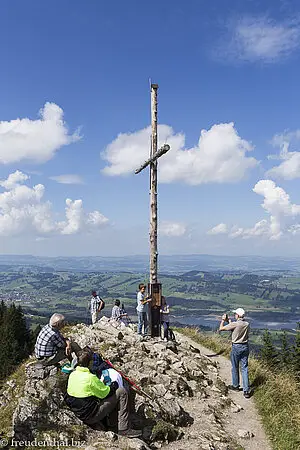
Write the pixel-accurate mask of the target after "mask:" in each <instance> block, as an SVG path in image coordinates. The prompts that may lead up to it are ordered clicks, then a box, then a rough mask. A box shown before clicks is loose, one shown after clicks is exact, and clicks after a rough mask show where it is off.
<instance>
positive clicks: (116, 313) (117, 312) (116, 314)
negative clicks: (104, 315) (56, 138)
mask: <svg viewBox="0 0 300 450" xmlns="http://www.w3.org/2000/svg"><path fill="white" fill-rule="evenodd" d="M120 304H121V303H120V300H118V299H117V300H116V301H115V306H114V307H113V309H112V312H111V319H112V320H116V321H118V322H120V321H121V319H123V317H126V316H127V313H124V312H122V311H121V308H120Z"/></svg>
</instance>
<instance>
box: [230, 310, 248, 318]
mask: <svg viewBox="0 0 300 450" xmlns="http://www.w3.org/2000/svg"><path fill="white" fill-rule="evenodd" d="M232 312H234V314H237V315H238V316H240V317H244V315H245V310H244V309H243V308H237V309H234V310H233V311H232Z"/></svg>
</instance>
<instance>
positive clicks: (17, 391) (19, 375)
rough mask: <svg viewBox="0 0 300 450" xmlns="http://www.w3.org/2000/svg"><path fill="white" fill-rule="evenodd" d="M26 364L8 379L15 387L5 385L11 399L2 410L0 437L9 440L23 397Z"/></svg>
mask: <svg viewBox="0 0 300 450" xmlns="http://www.w3.org/2000/svg"><path fill="white" fill-rule="evenodd" d="M25 378H26V377H25V364H22V365H21V366H20V367H18V369H17V370H16V371H15V372H14V373H13V374H12V375H11V376H10V377H9V378H8V380H9V381H11V382H12V383H14V384H13V387H8V385H7V384H6V383H5V384H4V386H3V389H4V390H5V391H6V390H8V394H9V399H8V401H7V405H5V406H3V407H2V408H0V425H1V433H0V436H1V437H2V438H5V439H9V438H10V436H11V431H12V430H11V427H12V417H13V413H14V411H15V409H16V407H17V404H18V401H19V399H20V397H21V396H22V395H23V392H24V386H25Z"/></svg>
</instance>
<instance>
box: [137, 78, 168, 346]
mask: <svg viewBox="0 0 300 450" xmlns="http://www.w3.org/2000/svg"><path fill="white" fill-rule="evenodd" d="M157 90H158V85H157V84H151V126H152V133H151V148H150V158H149V159H148V160H147V161H146V162H144V164H142V165H141V167H140V168H139V169H137V170H136V171H135V173H136V174H138V173H140V172H142V170H144V169H145V168H146V167H148V166H150V233H149V235H150V283H149V293H150V295H151V298H152V302H151V306H150V308H149V316H150V317H149V319H150V320H149V322H150V330H151V336H152V337H155V336H160V308H161V294H162V289H161V284H160V283H158V278H157V272H158V270H157V267H158V250H157V225H158V219H157V163H158V159H159V158H160V157H161V156H162V155H164V154H165V153H167V152H168V151H169V150H170V146H169V145H168V144H165V145H163V146H162V147H161V148H160V149H159V150H157Z"/></svg>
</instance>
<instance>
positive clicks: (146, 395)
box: [105, 359, 154, 401]
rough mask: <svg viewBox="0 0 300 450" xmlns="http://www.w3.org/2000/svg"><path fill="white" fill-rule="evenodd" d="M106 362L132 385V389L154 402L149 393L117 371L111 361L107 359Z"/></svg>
mask: <svg viewBox="0 0 300 450" xmlns="http://www.w3.org/2000/svg"><path fill="white" fill-rule="evenodd" d="M105 362H106V363H107V364H108V365H109V366H110V367H111V368H112V369H114V370H116V371H117V372H118V373H119V374H120V375H121V377H122V378H124V380H126V381H128V383H129V384H130V386H132V387H133V388H134V389H135V390H136V392H137V393H138V394H140V395H143V396H144V397H147V398H149V400H152V401H154V399H153V398H152V397H151V396H150V395H149V394H147V392H145V391H143V389H141V388H140V387H139V386H138V385H137V384H136V383H135V382H134V381H132V380H130V378H128V377H127V376H126V375H125V374H124V373H123V372H122V371H121V370H119V369H116V368H115V367H114V366H113V365H112V363H111V362H110V361H109V359H106V360H105Z"/></svg>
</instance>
